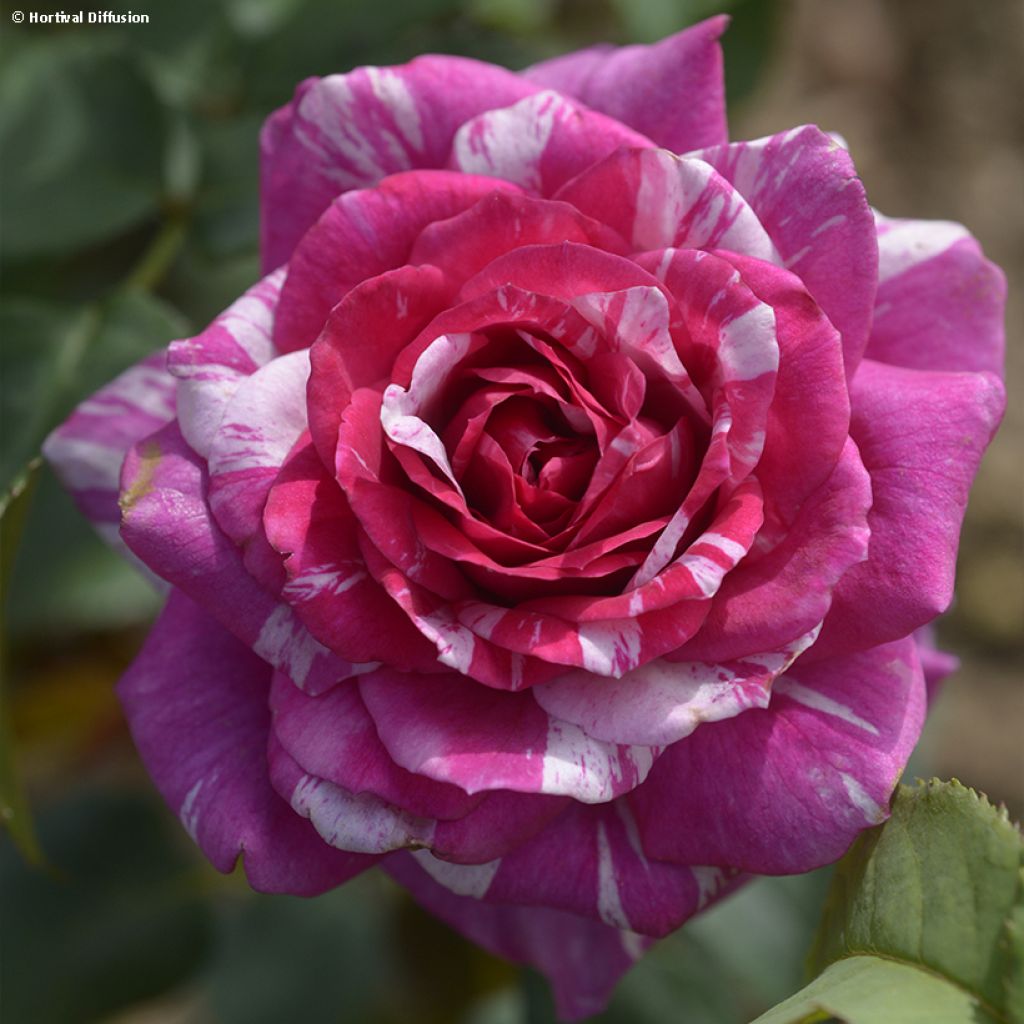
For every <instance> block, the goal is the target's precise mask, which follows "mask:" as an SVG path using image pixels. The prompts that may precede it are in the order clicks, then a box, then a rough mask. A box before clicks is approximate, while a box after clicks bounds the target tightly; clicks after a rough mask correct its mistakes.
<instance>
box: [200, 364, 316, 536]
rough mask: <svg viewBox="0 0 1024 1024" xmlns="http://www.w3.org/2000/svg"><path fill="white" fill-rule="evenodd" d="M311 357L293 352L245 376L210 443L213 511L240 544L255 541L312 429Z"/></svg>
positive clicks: (225, 409) (210, 493) (224, 529)
mask: <svg viewBox="0 0 1024 1024" xmlns="http://www.w3.org/2000/svg"><path fill="white" fill-rule="evenodd" d="M308 377H309V353H308V352H291V353H289V354H288V355H285V356H281V357H280V358H278V359H274V360H271V361H270V362H269V363H267V364H266V365H265V366H263V367H261V368H260V369H258V370H256V372H255V373H253V375H252V376H251V377H246V378H244V379H243V380H242V381H241V382H240V383H239V385H238V388H237V389H236V390H235V392H234V394H233V395H232V396H231V398H230V399H229V400H228V402H227V404H226V406H225V407H224V416H223V419H222V420H221V424H220V427H219V429H218V430H217V434H216V436H215V437H214V439H213V443H212V444H211V445H210V454H209V460H208V461H209V472H210V490H209V501H210V508H211V509H212V510H213V514H214V516H216V518H217V522H218V524H219V525H220V528H221V529H222V530H223V531H224V532H225V533H226V534H227V535H228V536H229V537H230V538H231V539H232V540H233V541H234V542H235V543H236V544H239V545H243V544H245V543H247V542H248V541H250V540H251V539H252V538H253V536H254V535H255V534H256V532H257V530H258V529H259V527H260V522H261V520H262V518H263V506H264V505H265V504H266V501H267V495H268V494H269V493H270V488H271V485H272V484H273V482H274V480H275V478H276V477H277V474H278V472H279V471H280V469H281V466H282V464H283V463H284V460H285V458H286V457H287V455H288V452H289V451H291V448H292V445H294V444H295V442H296V440H298V438H299V436H300V435H301V434H302V433H303V431H305V429H306V381H307V379H308Z"/></svg>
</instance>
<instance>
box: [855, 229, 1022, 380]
mask: <svg viewBox="0 0 1024 1024" xmlns="http://www.w3.org/2000/svg"><path fill="white" fill-rule="evenodd" d="M876 219H877V221H878V296H877V298H876V300H875V319H874V324H873V326H872V328H871V341H870V342H869V343H868V349H867V352H866V353H865V354H866V355H867V356H868V357H869V358H870V359H876V360H878V361H879V362H882V363H892V364H894V365H896V366H907V367H911V368H913V369H915V370H953V371H957V370H970V371H974V372H979V371H985V370H987V371H990V372H992V373H996V374H1001V373H1002V370H1003V349H1004V324H1003V321H1004V312H1005V307H1006V279H1005V277H1004V276H1003V273H1002V271H1001V270H1000V269H999V268H998V267H997V266H996V265H995V264H993V263H990V262H989V261H988V260H986V259H985V257H984V255H983V253H982V251H981V247H980V246H979V245H978V243H977V242H976V241H975V240H974V239H973V238H972V237H971V236H970V234H969V233H968V231H967V229H966V228H965V227H963V226H962V225H960V224H953V223H951V222H949V221H941V220H939V221H934V220H890V219H889V218H888V217H882V216H879V215H876Z"/></svg>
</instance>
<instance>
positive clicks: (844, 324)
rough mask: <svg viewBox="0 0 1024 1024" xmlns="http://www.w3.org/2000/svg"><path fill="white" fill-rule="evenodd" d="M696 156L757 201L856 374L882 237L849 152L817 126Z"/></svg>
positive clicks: (781, 249)
mask: <svg viewBox="0 0 1024 1024" xmlns="http://www.w3.org/2000/svg"><path fill="white" fill-rule="evenodd" d="M693 155H694V156H699V157H700V158H701V159H702V160H706V161H707V162H708V163H709V164H711V165H712V166H713V167H714V168H715V169H716V170H717V171H718V173H719V174H721V175H722V177H724V178H725V179H726V180H727V181H729V182H731V183H732V185H733V187H734V188H735V189H736V190H737V191H738V192H739V193H740V194H741V195H742V196H743V198H744V199H745V200H746V201H747V202H748V203H749V204H750V206H751V208H752V209H753V211H754V213H755V214H756V215H757V218H758V220H759V221H760V222H761V224H762V225H763V226H764V228H765V230H766V231H767V232H768V235H769V236H770V237H771V240H772V241H773V242H774V243H775V246H776V248H777V249H778V252H779V256H780V257H781V261H782V265H783V266H785V267H786V268H787V269H788V270H791V271H793V272H794V273H795V274H796V275H797V277H799V278H800V279H801V280H802V281H803V283H804V285H805V286H806V288H807V290H808V291H809V292H810V293H811V295H812V296H814V299H815V301H817V303H818V305H819V306H821V308H822V309H823V310H824V311H825V314H826V315H827V316H828V318H829V319H830V320H831V321H832V323H833V324H834V325H835V326H836V329H837V330H838V331H839V333H840V334H841V335H842V338H843V352H844V355H845V359H846V372H847V376H848V377H849V376H852V375H853V372H854V370H855V369H856V367H857V363H858V362H859V361H860V358H861V355H862V354H863V352H864V347H865V346H866V345H867V341H868V331H869V330H870V328H871V315H872V311H873V310H874V306H875V291H876V289H877V268H878V243H877V241H876V236H875V222H874V216H873V215H872V212H871V208H870V207H869V206H868V201H867V197H866V196H865V194H864V186H863V185H862V184H861V181H860V179H859V178H858V177H857V172H856V169H855V168H854V166H853V162H852V161H851V159H850V155H849V154H848V153H847V152H846V150H845V149H843V148H842V146H840V145H839V144H838V143H837V142H836V141H835V140H834V139H832V138H830V137H829V136H827V135H825V134H824V133H823V132H822V131H820V130H819V129H818V128H815V127H814V126H813V125H807V126H805V127H803V128H794V129H793V130H792V131H788V132H783V133H782V134H780V135H771V136H769V137H768V138H764V139H757V140H755V141H753V142H734V143H730V144H729V145H727V146H717V147H715V148H713V149H707V150H702V151H701V152H700V153H695V154H693ZM723 248H731V246H728V245H723ZM737 251H739V252H742V253H744V254H745V255H748V256H757V255H758V253H754V252H750V251H749V250H746V249H744V250H737Z"/></svg>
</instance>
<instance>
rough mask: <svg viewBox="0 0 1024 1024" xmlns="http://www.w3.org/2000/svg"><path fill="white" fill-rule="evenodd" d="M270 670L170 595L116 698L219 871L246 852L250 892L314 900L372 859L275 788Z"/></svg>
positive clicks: (158, 778)
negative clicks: (306, 816)
mask: <svg viewBox="0 0 1024 1024" xmlns="http://www.w3.org/2000/svg"><path fill="white" fill-rule="evenodd" d="M271 671H272V670H271V668H270V666H269V665H267V664H266V663H265V662H263V661H261V660H260V659H259V658H258V657H256V655H254V654H253V653H252V652H251V651H250V650H248V649H247V648H246V647H245V646H244V645H243V644H241V643H239V642H238V640H236V639H235V638H234V637H233V636H231V635H230V634H229V633H227V632H226V631H225V630H223V629H222V628H221V627H220V626H218V625H217V624H216V623H215V622H214V620H213V619H212V618H211V617H210V616H209V614H207V613H206V612H205V611H203V610H202V609H200V608H199V607H198V606H196V605H194V604H193V603H192V602H191V601H189V600H188V599H187V598H186V597H184V596H183V595H182V594H181V593H180V592H177V591H175V592H173V593H172V594H171V598H170V600H169V601H168V604H167V607H166V608H165V609H164V611H163V613H162V614H161V616H160V618H159V619H158V620H157V623H156V625H155V626H154V627H153V629H152V631H151V632H150V634H149V637H148V639H147V640H146V643H145V645H144V647H143V649H142V652H141V653H140V654H139V656H138V657H137V658H136V659H135V661H134V662H133V664H132V666H131V667H130V668H129V669H128V671H127V673H126V674H125V675H124V677H123V678H122V680H121V682H120V683H119V684H118V694H119V696H120V698H121V702H122V704H123V705H124V709H125V714H126V716H127V718H128V724H129V727H130V728H131V731H132V736H133V738H134V739H135V745H136V746H137V747H138V750H139V754H140V755H141V757H142V760H143V761H144V762H145V765H146V768H147V770H148V771H149V774H150V775H151V776H152V778H153V781H154V782H155V783H156V785H157V788H158V789H159V790H160V792H161V793H162V795H163V797H164V799H165V800H166V801H167V803H168V804H169V805H170V806H171V807H172V808H173V809H175V810H176V811H177V813H178V816H179V817H180V818H181V821H182V824H183V825H184V826H185V828H186V830H187V831H188V832H189V834H190V835H191V836H192V838H193V839H194V840H195V841H196V842H197V843H198V844H199V846H200V847H201V848H202V850H203V852H204V853H205V854H206V856H207V857H209V859H210V860H211V861H212V863H213V865H214V867H216V868H217V869H218V870H219V871H231V870H232V868H233V867H234V866H235V862H236V861H237V859H238V857H239V856H240V855H242V854H244V857H243V863H244V865H245V873H246V875H247V877H248V879H249V882H250V884H251V885H252V886H253V888H255V889H259V890H261V891H263V892H287V893H293V894H296V895H301V896H312V895H315V894H317V893H320V892H324V891H325V890H327V889H330V888H333V887H334V886H336V885H340V884H341V883H342V882H344V881H346V880H347V879H349V878H351V877H352V876H353V875H356V874H358V873H359V872H361V871H363V870H365V869H366V868H368V867H370V866H371V865H372V864H373V863H374V859H373V858H370V857H358V856H353V855H351V854H342V853H339V852H338V851H337V850H332V849H331V848H330V847H328V846H325V845H324V843H322V842H321V841H320V839H319V838H318V837H317V835H316V834H315V833H314V831H313V830H312V828H310V827H309V825H308V824H307V823H306V822H304V821H302V819H301V818H299V817H298V816H297V815H295V814H294V813H293V812H292V810H291V808H290V807H288V805H287V804H286V803H285V802H284V801H283V800H282V799H281V798H280V797H279V796H278V795H277V794H276V793H275V792H274V791H273V789H272V788H271V786H270V780H269V778H268V776H267V760H266V744H267V735H268V732H269V729H270V711H269V710H268V708H267V695H268V689H269V684H270V673H271Z"/></svg>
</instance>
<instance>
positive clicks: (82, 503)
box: [43, 351, 175, 547]
mask: <svg viewBox="0 0 1024 1024" xmlns="http://www.w3.org/2000/svg"><path fill="white" fill-rule="evenodd" d="M166 363H167V352H166V351H161V352H154V353H153V354H152V355H151V356H147V357H146V358H145V359H143V360H142V361H141V362H139V363H136V365H135V366H132V367H130V368H129V369H127V370H125V371H124V373H122V374H120V375H119V376H117V377H115V378H114V379H113V380H112V381H111V382H110V383H109V384H107V385H106V386H105V387H103V388H101V389H100V390H99V391H97V392H96V394H94V395H93V396H92V397H91V398H88V399H86V400H85V401H84V402H82V404H81V405H79V406H78V408H76V409H75V411H74V412H73V413H72V414H71V415H70V416H69V417H68V418H67V419H66V420H65V421H64V422H63V423H62V424H61V425H60V426H59V427H57V429H56V430H54V431H53V433H51V434H50V436H49V437H48V438H47V439H46V441H45V443H44V444H43V454H44V455H45V456H46V459H47V461H48V462H49V463H50V465H51V466H53V470H54V472H55V473H56V474H57V476H58V477H60V480H61V483H63V484H64V486H65V487H66V488H67V489H68V490H69V491H70V492H71V496H72V497H73V498H74V499H75V502H76V504H77V505H78V507H79V509H80V510H81V512H82V514H83V515H84V516H86V517H87V518H88V519H89V520H91V521H92V523H93V525H94V526H95V527H96V528H97V529H98V530H99V531H100V533H101V534H102V535H103V537H104V539H106V540H107V541H109V542H110V543H111V544H113V545H114V546H115V547H122V544H121V540H120V537H119V536H118V532H117V524H118V523H119V522H120V521H121V510H120V508H119V507H118V504H117V495H118V492H119V490H120V479H121V464H122V463H123V462H124V457H125V453H126V452H127V451H128V449H129V448H131V446H132V445H133V444H135V443H136V442H137V441H140V440H141V439H142V438H144V437H146V436H147V435H148V434H152V433H153V431H155V430H159V429H160V428H161V427H162V426H164V424H166V423H168V422H170V420H172V419H173V418H174V397H175V395H174V391H175V380H174V378H173V377H172V376H171V375H170V374H169V373H168V372H167V369H166Z"/></svg>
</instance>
